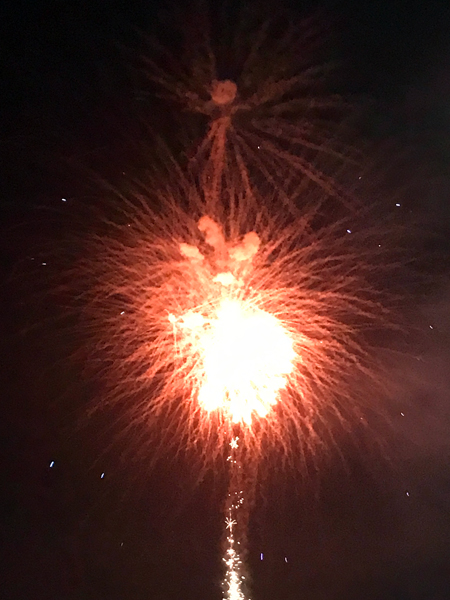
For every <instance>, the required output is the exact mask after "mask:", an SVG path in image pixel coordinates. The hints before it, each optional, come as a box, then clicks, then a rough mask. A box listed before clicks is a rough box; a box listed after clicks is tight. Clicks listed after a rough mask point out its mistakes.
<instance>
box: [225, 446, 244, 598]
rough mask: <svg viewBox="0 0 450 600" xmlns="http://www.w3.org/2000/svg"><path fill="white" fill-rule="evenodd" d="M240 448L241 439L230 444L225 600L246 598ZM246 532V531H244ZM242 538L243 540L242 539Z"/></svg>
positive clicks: (226, 510) (226, 511) (226, 520)
mask: <svg viewBox="0 0 450 600" xmlns="http://www.w3.org/2000/svg"><path fill="white" fill-rule="evenodd" d="M238 447H239V437H237V436H235V437H233V438H232V440H231V442H230V453H229V455H228V458H227V460H228V462H229V463H230V485H229V490H228V498H227V504H226V509H225V513H226V517H225V525H226V550H225V557H224V558H223V561H224V563H225V565H226V573H225V579H224V597H225V600H245V599H246V596H245V595H244V592H243V590H242V587H243V585H244V583H245V575H243V573H242V559H241V554H242V551H243V548H242V547H241V546H242V543H241V542H242V541H243V536H241V535H239V532H240V531H242V528H243V524H242V523H241V522H240V519H239V516H240V514H241V512H242V508H243V504H244V495H243V493H244V492H243V489H241V487H242V485H241V483H242V477H241V474H240V472H239V470H240V469H242V466H241V464H240V461H239V460H238V456H237V449H238ZM244 530H245V529H244ZM240 538H242V539H240Z"/></svg>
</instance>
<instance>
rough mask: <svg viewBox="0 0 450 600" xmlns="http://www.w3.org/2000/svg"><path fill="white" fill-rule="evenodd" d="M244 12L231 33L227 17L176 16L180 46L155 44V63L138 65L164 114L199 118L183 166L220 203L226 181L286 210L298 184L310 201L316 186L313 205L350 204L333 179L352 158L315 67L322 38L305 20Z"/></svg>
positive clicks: (341, 113) (340, 112) (342, 105)
mask: <svg viewBox="0 0 450 600" xmlns="http://www.w3.org/2000/svg"><path fill="white" fill-rule="evenodd" d="M242 12H243V14H239V16H238V18H237V19H236V21H235V22H234V27H233V25H232V24H231V23H230V18H229V15H227V17H226V18H225V19H223V18H221V17H220V16H218V15H216V18H214V17H213V16H211V15H208V12H207V10H206V9H205V8H203V10H202V11H200V13H199V12H198V11H195V17H194V19H193V18H192V14H191V13H189V12H186V13H183V14H182V15H179V16H178V19H177V18H176V16H175V15H172V17H173V18H172V19H171V26H172V28H173V30H174V31H176V33H177V36H176V38H177V39H178V38H179V37H180V38H181V41H180V47H179V48H177V49H176V50H174V49H172V51H169V50H168V48H167V47H165V46H164V45H160V44H158V43H157V42H155V40H152V41H151V42H150V45H151V48H152V52H151V55H152V57H153V58H149V57H148V56H145V55H144V57H143V62H144V64H145V73H144V74H145V78H146V79H147V81H150V82H151V83H152V84H153V85H155V86H156V93H157V94H159V95H160V97H162V98H163V99H164V101H165V106H174V107H175V109H176V111H180V110H181V111H182V113H183V114H184V115H186V114H187V113H191V114H193V115H197V116H200V118H201V121H202V129H205V128H206V134H205V135H202V134H201V135H200V136H199V137H200V141H199V142H198V143H197V145H195V146H194V149H193V150H190V152H189V158H190V161H189V168H190V169H192V171H193V173H195V174H196V175H197V176H199V177H200V178H201V182H202V183H201V184H202V187H203V189H205V190H207V191H208V193H209V195H210V196H214V197H215V198H216V201H217V199H218V198H219V196H220V193H221V189H222V188H223V187H228V186H229V179H230V177H231V178H234V179H238V180H239V187H240V188H243V189H245V190H246V193H247V195H250V194H251V193H254V188H255V187H258V185H257V183H256V182H258V181H260V182H264V188H265V190H267V188H270V190H271V192H272V193H273V192H274V190H276V193H277V195H278V198H279V199H280V201H282V202H283V203H285V204H287V205H290V204H291V194H290V191H291V189H297V190H298V187H299V186H302V188H303V190H304V192H305V193H307V194H311V189H313V188H315V187H318V188H320V193H319V194H318V196H317V198H316V201H317V200H318V199H320V200H323V198H324V196H326V195H331V196H334V197H339V198H340V199H341V200H348V198H347V196H348V194H347V192H344V185H343V182H339V180H338V173H339V172H340V171H341V168H342V165H343V163H345V164H346V165H347V167H348V165H349V164H351V163H355V164H356V159H357V157H358V152H356V151H355V150H354V149H352V148H351V147H350V146H349V144H348V143H346V142H343V141H342V139H343V135H342V134H343V130H344V129H345V128H344V122H345V121H346V119H347V117H348V105H347V103H346V102H344V100H343V99H342V98H340V97H339V96H338V95H336V94H331V93H329V92H328V91H327V87H326V82H327V79H328V76H329V73H330V71H331V68H330V65H329V64H323V65H319V66H318V65H317V62H316V61H317V56H318V46H319V43H318V38H319V37H320V30H318V28H317V26H316V25H314V24H313V23H312V20H311V19H310V20H305V21H304V22H303V23H302V24H301V25H295V26H294V25H293V23H292V20H290V19H289V17H288V16H287V15H286V14H281V13H283V11H281V13H279V15H280V16H279V17H277V18H275V19H274V18H273V17H272V18H268V19H264V18H257V17H255V14H258V13H259V14H261V11H253V13H252V11H248V12H247V11H245V10H244V11H242ZM178 21H179V22H180V23H182V24H181V25H180V27H179V30H178V29H177V23H178ZM215 21H217V22H218V26H217V27H214V24H215ZM225 24H226V25H227V26H226V25H225ZM216 25H217V23H216ZM224 30H225V32H224ZM172 37H175V36H172ZM175 57H177V58H175ZM313 57H314V58H313ZM153 93H154V92H153ZM205 165H207V166H206V168H205ZM347 170H348V169H347ZM287 171H288V173H287ZM224 182H226V183H225V184H224Z"/></svg>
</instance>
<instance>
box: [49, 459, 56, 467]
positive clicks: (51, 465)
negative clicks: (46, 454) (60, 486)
mask: <svg viewBox="0 0 450 600" xmlns="http://www.w3.org/2000/svg"><path fill="white" fill-rule="evenodd" d="M54 465H55V461H54V460H52V461H51V463H50V469H51V468H52V467H53V466H54Z"/></svg>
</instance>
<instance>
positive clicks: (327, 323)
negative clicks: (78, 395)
mask: <svg viewBox="0 0 450 600" xmlns="http://www.w3.org/2000/svg"><path fill="white" fill-rule="evenodd" d="M149 198H150V199H149ZM207 204H208V203H207V201H205V200H204V199H203V198H202V196H201V195H200V194H199V193H198V192H197V190H196V189H195V187H194V186H193V185H190V184H189V183H188V182H186V181H185V184H184V185H181V184H180V185H179V187H178V188H175V187H173V188H171V189H169V188H167V190H166V192H161V191H156V192H155V191H154V190H152V189H150V188H149V189H148V190H147V191H146V195H142V194H141V195H139V194H135V195H134V197H133V199H130V197H129V198H128V200H127V202H126V203H125V202H124V204H123V209H122V210H121V212H120V216H119V217H118V218H117V219H111V220H109V221H105V220H103V221H102V222H101V223H99V226H98V228H97V233H96V234H91V235H90V236H89V238H88V239H87V240H85V241H84V242H83V243H84V245H83V247H82V256H81V258H80V256H78V257H77V262H76V266H75V268H72V269H70V270H68V271H67V272H66V274H67V275H68V276H69V282H68V289H69V290H70V291H71V293H72V294H73V297H74V302H75V303H76V304H77V306H78V308H79V309H80V310H81V319H80V323H81V328H82V330H83V331H84V332H85V335H86V343H85V344H84V347H85V351H86V352H87V353H88V361H87V364H88V369H90V370H92V371H93V372H94V373H95V374H96V375H97V376H99V377H100V378H101V380H102V381H103V386H104V394H105V396H106V397H107V398H108V400H114V401H116V402H119V403H121V405H122V409H123V411H124V415H125V414H126V415H127V419H128V421H129V422H130V423H139V424H145V429H146V432H148V434H149V437H150V438H151V433H152V432H153V433H155V434H157V436H158V437H159V436H162V437H164V439H165V440H166V441H168V440H170V443H173V444H176V445H177V446H179V447H180V448H183V447H184V448H189V447H195V448H196V450H197V451H198V452H199V454H200V455H201V456H203V459H204V463H205V465H207V464H208V463H212V462H213V461H214V460H215V459H216V458H217V457H218V456H223V452H224V451H225V450H226V448H227V447H228V445H229V442H230V440H231V439H232V438H233V437H234V427H235V425H236V424H239V425H241V426H242V437H243V447H245V452H246V453H248V455H249V456H257V455H260V454H261V453H262V452H263V451H265V450H267V449H269V448H270V447H272V448H277V449H279V450H282V451H283V452H284V453H285V455H286V456H288V455H289V454H290V453H291V447H292V446H293V445H294V446H295V445H299V446H301V447H302V448H303V451H304V452H305V451H306V450H307V449H308V448H310V449H313V448H315V449H317V445H318V444H319V445H327V444H328V443H329V442H330V440H331V438H332V433H330V435H329V436H328V440H327V436H326V435H325V433H324V431H323V430H322V429H325V430H326V431H332V430H333V427H334V426H335V425H336V423H346V422H347V420H348V417H349V416H350V415H353V416H354V415H355V412H358V410H359V409H360V408H361V407H364V405H367V404H370V398H371V397H374V396H375V395H376V393H375V391H374V390H372V392H371V394H370V395H369V394H368V395H367V397H366V392H367V387H365V384H364V385H363V384H362V382H363V381H365V382H366V383H367V381H369V382H370V385H372V386H374V385H375V384H377V385H378V383H377V377H376V375H375V371H374V369H373V368H372V367H373V359H372V358H371V355H370V352H369V351H368V350H367V349H366V340H365V334H366V332H367V330H368V329H369V328H370V327H372V326H376V327H379V326H380V324H382V322H383V320H385V321H386V323H389V322H390V319H389V316H388V309H387V308H383V304H382V303H381V301H380V299H381V297H382V294H381V291H380V288H378V287H377V284H380V285H381V283H382V280H383V277H382V275H383V273H385V272H386V269H385V267H383V266H381V263H382V261H383V253H385V252H386V243H385V242H386V239H385V238H386V235H387V234H386V233H385V232H383V230H382V229H380V227H379V226H378V225H377V226H375V227H373V228H370V227H369V226H368V224H367V223H368V219H369V217H368V215H364V214H361V215H360V217H361V218H360V219H359V230H358V225H357V223H358V220H357V218H356V216H352V228H353V229H352V230H350V229H349V222H348V221H344V220H340V221H338V222H333V223H332V224H330V223H328V222H327V221H326V219H324V220H322V221H320V219H318V214H317V211H313V212H308V211H307V210H305V211H303V214H302V218H297V219H293V218H292V216H291V215H289V214H288V213H285V212H284V211H282V210H280V209H279V208H278V207H277V203H276V202H275V201H274V202H273V203H267V204H266V205H265V206H260V207H259V208H258V207H257V206H256V205H255V203H254V201H253V199H251V200H250V201H247V199H246V196H245V194H242V196H241V197H238V198H235V204H234V208H233V210H230V211H228V213H227V212H226V211H225V209H224V208H223V207H218V210H217V213H216V214H211V213H210V212H209V213H207V212H206V210H207V209H206V206H207ZM90 227H91V228H94V224H92V223H91V225H90ZM79 244H80V242H79V241H78V243H77V248H79ZM163 432H166V435H164V433H163ZM168 443H169V442H168ZM242 452H244V450H243V451H242Z"/></svg>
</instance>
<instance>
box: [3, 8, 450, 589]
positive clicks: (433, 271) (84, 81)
mask: <svg viewBox="0 0 450 600" xmlns="http://www.w3.org/2000/svg"><path fill="white" fill-rule="evenodd" d="M174 4H175V5H176V3H174ZM163 5H164V3H159V4H158V3H155V2H153V3H152V2H145V1H144V0H141V1H138V0H129V2H118V1H117V2H113V1H111V2H106V1H105V2H100V1H97V0H95V1H91V2H84V1H78V2H75V1H66V2H63V1H57V0H54V1H53V2H44V1H39V0H35V1H34V2H32V1H30V0H29V1H28V2H27V1H25V0H17V1H16V2H10V3H8V2H6V3H3V4H2V6H1V8H0V28H1V32H0V64H1V66H2V69H1V71H2V77H1V80H0V81H1V95H0V173H1V176H0V189H1V194H0V210H1V212H0V215H1V236H0V248H1V273H2V286H1V304H2V312H1V315H2V320H1V324H2V333H1V344H2V347H1V350H0V356H1V357H2V358H1V361H2V368H1V376H0V377H1V379H0V381H1V389H2V418H1V421H0V443H1V448H2V453H1V472H2V474H3V475H4V483H3V486H2V492H3V493H2V505H1V506H2V508H1V530H2V538H3V542H2V552H3V555H2V558H1V561H0V570H3V571H4V573H3V574H2V575H1V577H0V581H1V585H0V589H1V592H0V596H1V597H2V598H5V600H6V599H8V600H19V599H25V598H26V599H27V600H46V599H49V600H50V599H55V600H56V599H58V600H75V599H76V600H81V599H83V600H88V599H89V600H90V599H96V600H100V599H105V600H106V599H108V600H115V599H117V600H119V599H121V600H122V599H123V600H125V599H130V600H138V599H151V600H175V599H177V600H178V599H179V598H184V599H186V600H190V599H194V598H195V599H197V598H202V599H205V600H208V599H210V598H211V599H212V598H219V597H221V588H220V582H221V578H222V569H221V563H220V560H221V557H220V553H221V550H220V540H221V537H222V519H223V516H222V513H221V506H222V502H223V498H224V494H225V489H226V477H225V476H224V473H223V471H222V470H221V469H220V468H219V467H218V468H217V470H216V471H214V472H208V473H207V474H206V475H205V476H204V477H203V478H202V479H200V481H199V476H198V469H197V465H196V461H195V456H193V455H192V453H187V454H186V455H179V456H174V455H172V454H170V453H164V452H163V451H161V449H159V450H158V452H157V449H156V448H154V447H152V446H151V445H148V444H146V443H145V439H144V437H145V432H143V431H142V429H141V430H139V431H131V432H130V430H127V432H126V431H125V430H126V427H125V424H124V422H123V416H122V415H121V414H120V410H119V408H118V407H107V406H106V407H103V408H102V409H101V410H99V411H97V412H95V413H94V414H92V411H91V410H90V409H91V408H92V407H93V406H94V405H95V402H96V398H97V391H98V390H97V388H96V384H95V383H94V382H92V381H90V380H88V379H86V378H85V377H84V376H83V373H82V361H80V360H78V361H77V360H75V361H70V360H67V357H69V356H70V355H72V354H73V353H75V352H76V351H77V350H78V352H79V349H77V341H76V335H75V334H74V331H76V323H75V324H74V323H73V322H70V319H67V318H66V317H65V316H64V314H62V309H61V307H60V306H59V305H58V297H57V295H55V294H50V295H48V294H46V292H45V290H46V287H47V286H48V284H49V281H50V279H49V277H48V275H47V273H46V272H45V268H46V267H47V266H51V265H50V262H51V260H52V252H54V253H55V255H56V254H57V248H56V247H51V248H50V247H49V244H48V241H49V240H50V239H56V237H57V236H56V237H55V228H58V227H59V226H60V223H61V217H60V215H61V214H63V217H62V220H64V222H65V223H66V226H67V221H70V218H69V219H67V211H70V210H72V207H73V206H74V204H75V205H76V204H77V202H78V201H81V199H82V201H83V202H85V201H86V198H89V197H93V198H94V197H95V196H96V195H97V196H98V195H99V194H100V193H101V192H100V191H99V189H100V184H99V181H100V179H101V180H102V181H107V182H109V183H111V185H112V186H116V187H118V188H120V189H123V190H125V189H126V185H127V178H128V177H138V178H139V177H143V175H142V173H145V168H146V161H148V160H150V157H152V149H151V148H147V147H146V141H145V126H144V125H143V123H144V124H145V123H147V124H149V126H150V127H151V128H152V130H154V131H156V130H157V131H158V132H159V133H160V134H161V135H162V136H164V137H165V139H166V141H167V144H168V146H169V147H170V148H171V149H172V150H173V151H174V152H175V153H176V152H178V151H179V144H180V141H179V139H178V138H177V137H176V133H175V131H176V129H177V125H176V123H175V124H174V123H173V120H172V118H171V117H170V116H169V115H168V113H167V112H165V111H164V110H162V109H161V106H160V105H159V104H158V103H156V104H155V105H154V104H152V99H150V100H148V102H149V105H148V106H150V107H151V109H150V108H149V107H148V106H147V107H146V102H147V100H146V98H145V95H143V94H142V93H141V90H139V88H138V85H139V77H137V76H136V69H135V68H134V66H133V64H134V63H136V64H137V63H138V62H139V61H138V60H135V58H136V56H137V55H138V51H141V50H142V48H143V46H142V45H141V46H140V45H139V44H141V42H140V41H138V40H139V35H138V34H137V33H136V30H137V29H139V30H140V31H142V32H144V33H151V32H153V31H154V30H155V29H157V28H158V22H159V21H158V19H161V18H162V17H161V11H160V9H161V6H163ZM231 5H232V6H235V5H237V3H231ZM274 5H275V6H276V5H277V3H274ZM290 6H291V8H292V10H293V14H295V15H298V17H299V18H300V15H303V14H308V12H309V10H310V9H318V15H319V16H318V17H317V22H321V23H323V24H324V30H325V31H326V32H327V33H326V34H324V35H326V39H327V42H326V45H327V48H329V50H330V52H331V55H332V58H333V60H335V61H336V63H337V64H338V65H339V66H338V69H337V71H338V75H337V76H336V77H337V79H336V81H337V83H336V85H337V86H338V88H339V90H340V91H342V92H345V93H346V94H350V95H352V96H353V97H354V98H355V101H356V103H359V104H360V105H362V106H366V107H367V106H368V107H369V108H368V111H369V113H370V117H366V118H365V120H364V119H363V120H364V126H363V129H364V134H362V135H364V136H366V137H367V138H368V139H370V141H371V142H373V143H374V144H375V145H377V144H378V145H379V147H381V148H387V147H389V148H393V147H395V148H396V150H395V153H396V157H397V156H399V155H402V168H399V170H398V176H397V178H395V177H394V180H393V182H392V183H391V184H390V185H391V186H393V188H392V189H393V196H394V193H395V192H396V191H398V190H406V192H405V191H400V192H399V193H400V194H402V209H403V207H404V209H405V210H407V211H408V215H412V220H413V221H414V223H415V227H416V228H417V231H418V233H417V248H419V247H420V248H421V250H420V252H421V253H425V254H426V253H428V255H427V256H425V260H422V259H423V258H424V256H423V255H421V256H420V260H419V261H418V262H419V263H420V265H423V264H428V266H429V269H428V273H427V275H428V279H427V283H426V285H417V286H408V285H406V284H405V289H408V293H407V295H405V299H404V304H405V312H408V314H410V315H411V320H412V321H413V322H414V327H415V332H414V335H413V336H412V337H411V339H413V338H414V341H411V346H410V349H412V350H411V355H407V354H405V356H404V357H402V358H400V359H398V360H397V361H396V366H395V368H396V369H397V374H396V378H397V382H398V383H399V390H400V391H399V392H398V395H397V398H396V401H395V407H393V408H392V410H391V411H390V423H389V426H386V427H379V426H378V425H377V426H376V427H374V429H373V430H371V428H370V426H369V427H368V428H364V429H359V428H358V427H357V426H356V425H355V426H350V427H349V429H348V431H346V432H345V433H342V434H341V436H340V438H339V440H338V443H339V447H340V452H339V453H338V452H336V453H333V452H329V453H327V454H326V455H321V456H320V457H319V458H318V459H317V462H316V464H315V465H311V466H310V468H309V470H308V472H307V473H306V474H305V472H304V471H303V472H301V471H300V469H296V468H293V469H286V470H284V471H282V470H281V468H280V465H279V464H278V463H276V461H271V460H270V457H266V459H265V464H264V472H265V478H264V484H263V485H261V488H260V489H259V491H258V496H257V503H256V506H255V510H254V512H253V515H252V521H251V526H250V545H249V557H248V564H249V566H250V572H251V577H252V586H251V587H252V596H251V597H252V598H253V599H254V600H266V599H267V600H269V598H270V599H273V598H276V599H280V600H284V599H286V600H291V599H292V600H294V599H295V600H297V599H300V598H301V599H305V600H319V599H320V600H321V599H324V600H325V599H326V600H334V599H335V600H341V599H342V600H344V599H345V600H357V599H358V600H359V599H362V598H364V599H367V600H382V599H383V600H391V599H392V600H394V599H395V600H406V599H408V600H409V599H411V600H416V599H417V600H422V599H423V600H425V599H427V600H444V599H448V598H450V437H449V427H450V372H449V369H448V364H449V360H450V318H449V314H450V311H449V308H450V286H449V281H448V276H449V274H450V262H449V260H448V259H449V256H450V244H449V243H448V239H450V238H449V237H448V234H449V233H450V226H449V225H450V167H449V165H450V142H449V140H450V105H449V97H450V4H448V3H447V2H445V1H444V0H442V1H441V2H438V1H437V0H434V1H432V0H429V1H428V2H418V1H417V2H415V1H409V2H407V1H406V0H405V1H403V2H401V1H396V0H391V1H388V0H379V1H373V2H356V1H352V0H346V1H342V2H339V1H337V0H336V1H335V2H331V0H330V1H329V2H324V3H322V4H318V3H313V2H309V3H305V4H303V5H302V6H304V7H306V8H302V9H300V8H299V5H298V4H297V3H294V2H291V3H290ZM155 107H156V108H155ZM146 111H147V112H146ZM137 115H138V116H137ZM179 118H180V119H182V117H181V116H180V117H179ZM405 157H411V158H410V161H411V162H410V164H409V167H408V160H409V159H408V160H406V167H405V166H404V165H405ZM144 176H145V175H144ZM64 211H66V212H64ZM409 220H410V221H411V218H409ZM73 227H76V224H75V223H74V224H73ZM84 228H85V230H86V226H85V225H84ZM421 235H423V238H424V239H425V238H427V237H428V238H429V241H428V242H424V241H423V239H420V241H419V237H420V236H421ZM47 249H48V256H49V258H48V261H49V264H48V265H46V264H42V263H45V262H46V257H45V252H46V251H47ZM43 257H44V258H43ZM33 260H35V261H41V264H40V266H41V267H42V270H41V271H38V270H36V265H35V264H32V262H33ZM420 268H424V267H423V266H420ZM39 273H42V275H40V274H39ZM413 288H414V290H415V291H414V292H411V291H409V290H411V289H413ZM388 412H389V411H388ZM156 455H157V456H156ZM155 456H156V458H155ZM294 462H295V461H294ZM299 462H301V461H299ZM261 558H263V560H261Z"/></svg>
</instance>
